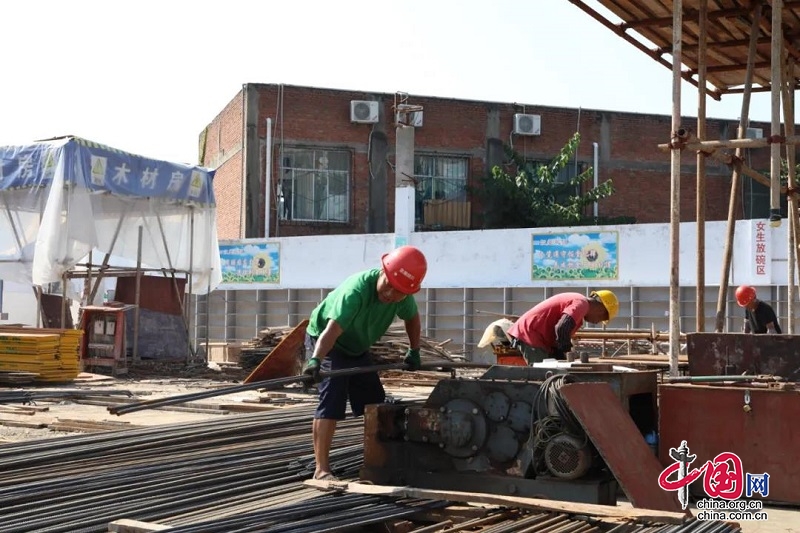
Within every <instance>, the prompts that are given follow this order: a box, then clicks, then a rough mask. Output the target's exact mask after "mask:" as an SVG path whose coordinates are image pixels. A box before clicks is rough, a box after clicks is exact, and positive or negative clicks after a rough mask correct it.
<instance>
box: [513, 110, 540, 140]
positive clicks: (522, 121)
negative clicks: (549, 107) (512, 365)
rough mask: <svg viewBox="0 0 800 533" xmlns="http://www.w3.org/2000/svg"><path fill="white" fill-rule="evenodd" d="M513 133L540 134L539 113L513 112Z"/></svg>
mask: <svg viewBox="0 0 800 533" xmlns="http://www.w3.org/2000/svg"><path fill="white" fill-rule="evenodd" d="M514 133H515V134H517V135H541V134H542V117H541V115H527V114H525V113H515V114H514Z"/></svg>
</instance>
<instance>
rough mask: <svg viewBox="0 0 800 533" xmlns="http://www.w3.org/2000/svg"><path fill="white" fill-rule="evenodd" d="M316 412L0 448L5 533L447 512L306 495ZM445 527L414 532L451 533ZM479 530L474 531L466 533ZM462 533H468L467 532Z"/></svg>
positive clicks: (347, 525)
mask: <svg viewBox="0 0 800 533" xmlns="http://www.w3.org/2000/svg"><path fill="white" fill-rule="evenodd" d="M312 417H313V407H312V406H297V407H290V408H285V409H282V410H280V411H272V412H270V413H269V414H261V413H259V414H252V415H237V416H232V417H224V418H222V419H213V420H206V421H202V422H192V423H186V424H177V425H170V426H153V427H146V428H137V429H126V430H119V431H108V432H105V433H95V434H86V435H77V436H70V437H63V438H59V439H47V440H41V441H28V442H23V443H13V444H6V445H2V446H0V524H1V525H2V526H0V529H2V531H3V533H28V532H32V531H35V532H37V533H58V532H63V533H93V532H97V533H103V532H105V531H107V527H108V524H109V523H110V522H113V521H115V520H119V519H123V518H129V519H133V520H140V521H145V522H157V523H159V524H164V525H168V526H171V527H172V528H173V530H174V531H175V533H199V532H203V533H245V532H262V531H264V532H271V533H274V532H280V533H311V532H327V531H345V530H353V529H355V528H359V527H368V526H370V525H375V524H382V523H384V522H387V521H392V520H397V519H400V518H404V517H409V516H411V515H415V514H417V513H420V512H422V511H427V510H431V509H435V508H440V507H444V506H446V505H449V502H446V501H431V500H416V499H403V498H399V497H396V498H388V497H381V496H374V495H359V494H350V493H346V494H338V495H333V494H329V493H322V492H319V491H318V490H316V489H312V488H308V487H305V486H304V485H303V481H304V480H305V479H308V478H310V477H311V475H312V472H313V469H314V459H313V446H312V442H311V421H312ZM362 424H363V422H362V421H361V420H360V419H349V420H345V421H343V422H341V423H340V424H339V426H338V429H337V433H336V438H335V440H334V445H333V448H332V452H331V466H332V469H333V471H334V473H335V474H337V475H339V476H341V477H344V478H353V477H356V475H357V473H358V470H359V468H360V466H361V464H362V460H363V427H362ZM486 513H487V516H486V517H484V518H482V519H476V520H474V521H471V522H474V524H472V525H468V523H463V524H460V525H457V526H456V527H457V528H458V529H450V530H452V531H455V530H461V531H482V532H484V533H501V532H524V531H542V532H546V531H566V529H563V528H564V527H567V528H568V529H569V531H574V532H581V533H593V532H598V533H599V532H604V531H608V530H609V527H608V523H603V522H601V521H599V520H595V519H592V518H590V517H583V518H578V517H570V516H569V515H566V514H562V513H553V512H534V511H523V510H519V509H496V510H487V511H486ZM451 526H453V524H451V523H450V521H445V522H442V523H441V524H439V525H437V524H433V525H429V526H425V527H420V528H417V529H415V530H414V531H418V532H419V533H422V532H425V531H447V530H448V528H451ZM472 526H474V527H472ZM467 527H468V529H465V528H467ZM614 531H615V532H616V533H628V532H630V533H650V532H655V531H659V532H670V533H678V532H681V533H684V532H685V533H690V532H696V533H700V532H701V531H702V532H703V533H710V532H714V533H728V532H730V533H733V532H736V531H739V530H738V529H737V528H735V527H734V526H731V525H725V524H722V523H711V522H704V523H700V522H691V523H688V524H684V525H681V526H664V525H655V524H654V525H638V524H624V525H620V526H619V528H617V529H614Z"/></svg>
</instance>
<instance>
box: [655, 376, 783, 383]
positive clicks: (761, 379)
mask: <svg viewBox="0 0 800 533" xmlns="http://www.w3.org/2000/svg"><path fill="white" fill-rule="evenodd" d="M664 379H665V381H668V382H670V383H703V382H715V381H736V382H753V383H775V382H779V381H784V379H783V378H782V377H780V376H766V375H759V376H667V377H665V378H664Z"/></svg>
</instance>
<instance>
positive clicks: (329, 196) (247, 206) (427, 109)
mask: <svg viewBox="0 0 800 533" xmlns="http://www.w3.org/2000/svg"><path fill="white" fill-rule="evenodd" d="M398 103H405V104H406V105H412V106H421V108H422V112H421V114H420V113H408V114H406V118H407V119H408V120H409V121H411V122H413V123H415V125H416V128H415V140H414V147H415V152H414V176H413V179H414V181H415V183H416V185H417V206H416V210H417V213H416V223H417V228H418V229H419V230H425V229H448V228H452V229H479V228H480V220H481V217H480V209H481V206H480V205H477V203H476V202H475V200H474V198H470V196H469V194H468V193H467V187H466V186H467V185H475V184H476V183H477V182H478V180H479V179H480V178H481V177H482V176H484V175H486V173H487V172H489V171H490V170H491V168H492V167H493V166H494V165H497V164H501V163H502V162H503V160H504V149H503V146H504V144H510V145H512V146H513V148H514V149H515V150H517V151H518V152H519V153H521V154H522V155H524V157H525V158H526V159H528V160H531V161H549V160H551V159H552V158H553V157H554V156H555V155H556V154H558V152H559V150H560V149H561V148H562V147H563V146H564V144H565V143H566V142H567V141H568V140H569V138H570V137H571V136H572V134H573V133H574V132H575V131H576V129H577V130H578V131H580V133H581V145H580V148H579V150H578V153H577V157H576V162H575V166H574V167H573V166H572V165H570V166H569V168H567V169H565V172H566V173H567V174H570V173H574V172H576V171H578V172H579V171H581V170H583V169H585V168H587V166H592V167H595V165H594V161H595V160H596V161H597V165H596V171H597V176H598V179H599V181H600V182H602V181H605V180H606V179H609V178H611V179H613V183H614V187H615V189H616V192H615V194H614V195H613V196H611V197H610V198H607V199H605V200H602V201H601V202H600V203H599V206H598V213H597V214H598V215H599V216H601V217H620V216H627V217H633V218H635V220H636V222H639V223H654V222H668V221H669V217H670V160H669V153H667V152H662V151H660V150H659V149H658V148H657V145H658V144H662V143H665V142H667V141H668V140H669V136H670V129H671V128H670V122H671V120H670V117H669V116H667V115H644V114H636V113H623V112H616V111H599V110H589V109H570V108H555V107H546V106H538V105H530V104H524V105H523V104H512V103H495V102H479V101H470V100H456V99H450V98H432V97H417V96H408V97H405V96H398V95H395V94H377V93H367V92H358V91H344V90H334V89H321V88H311V87H298V86H289V85H280V84H245V85H244V86H243V88H242V90H241V91H240V92H239V93H238V94H237V95H236V96H235V97H234V98H233V99H232V100H231V101H230V102H229V103H228V105H227V106H226V107H225V109H223V110H222V112H220V114H219V115H218V116H217V117H216V118H214V120H213V121H212V122H211V124H209V125H208V126H207V127H206V129H205V130H204V131H203V132H202V134H201V136H200V161H201V163H202V164H203V165H205V166H209V167H212V168H217V169H218V170H217V173H216V176H215V181H214V188H215V193H216V196H217V203H218V211H217V213H218V226H219V237H220V238H221V239H239V238H257V237H264V236H265V235H264V230H265V227H267V226H268V227H269V235H268V237H277V236H281V237H284V236H296V235H310V234H315V235H319V234H359V233H385V232H391V231H393V229H394V228H393V226H394V199H393V195H394V187H395V172H394V163H395V161H394V157H395V153H394V148H395V126H394V121H395V111H394V109H395V105H396V104H398ZM415 109H416V108H415ZM268 120H269V121H270V123H271V125H272V128H271V129H272V135H271V142H270V143H269V144H271V150H269V151H268V150H267V144H268V142H267V122H268ZM684 125H685V127H687V128H690V129H693V130H694V129H696V119H694V118H686V119H685V120H684ZM736 127H737V121H734V120H717V119H709V120H708V121H707V132H708V138H709V139H728V138H733V137H735V136H736ZM751 129H752V131H751V132H750V133H749V134H750V135H758V134H759V133H763V134H768V133H769V125H768V124H759V123H752V124H751ZM759 130H761V131H759ZM268 153H269V155H268ZM268 157H269V158H270V159H271V165H270V166H269V173H267V172H266V170H267V165H266V160H267V158H268ZM746 157H747V158H748V161H747V162H748V163H749V164H750V165H751V166H753V167H754V168H756V169H768V168H769V163H768V157H769V150H768V149H759V150H751V151H750V153H749V154H748V155H747V156H746ZM683 162H684V173H683V175H682V180H681V219H682V221H691V220H694V219H695V212H696V211H695V209H696V207H695V204H696V186H695V155H694V153H691V152H685V153H684V155H683ZM706 174H707V186H706V191H707V192H706V194H707V204H706V219H707V220H723V219H726V218H727V212H728V203H729V194H730V175H731V171H730V169H729V168H728V167H727V166H725V165H722V164H720V163H718V162H716V161H714V160H712V159H711V158H708V160H707V170H706ZM267 175H269V182H270V184H271V187H270V189H269V191H268V194H265V183H266V182H267V179H266V177H267ZM743 184H744V185H743V191H742V200H741V202H738V207H737V209H738V214H737V218H760V217H767V216H768V206H769V191H768V189H767V188H766V187H763V186H761V185H759V184H756V183H754V182H752V180H751V179H750V178H747V177H744V178H743ZM588 185H590V184H587V186H588ZM265 199H266V202H268V203H269V217H270V218H269V223H268V224H267V222H266V220H265V216H264V213H265V203H266V202H265Z"/></svg>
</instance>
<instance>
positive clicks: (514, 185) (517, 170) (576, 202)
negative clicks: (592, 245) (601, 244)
mask: <svg viewBox="0 0 800 533" xmlns="http://www.w3.org/2000/svg"><path fill="white" fill-rule="evenodd" d="M580 140H581V136H580V134H579V133H575V135H573V136H572V138H571V139H570V140H569V141H568V142H567V144H566V145H564V147H563V148H562V149H561V151H560V152H559V154H558V155H557V156H556V157H555V158H554V159H553V160H552V161H551V162H550V163H548V164H545V165H543V164H535V163H531V162H530V161H526V160H525V159H524V158H523V157H522V156H521V155H520V154H519V153H517V152H515V151H514V150H513V149H511V148H510V147H509V146H507V145H506V146H505V151H506V157H507V158H508V164H507V165H503V166H502V167H501V166H495V167H494V168H492V171H491V174H490V175H488V176H486V177H485V178H484V179H483V180H482V181H481V186H480V187H476V188H474V189H473V191H472V192H473V196H474V197H476V199H477V200H478V201H479V202H480V205H481V206H482V216H483V226H484V227H485V228H488V229H500V228H536V227H555V226H580V225H588V224H596V223H603V222H604V221H605V223H620V222H623V223H624V222H627V223H631V222H632V221H633V220H632V219H629V218H627V217H621V218H618V219H614V221H612V219H604V221H601V220H596V219H595V218H594V217H593V216H587V215H586V214H585V213H586V212H587V210H588V207H589V206H591V205H592V204H593V203H594V202H596V201H599V200H602V199H603V198H608V197H609V196H611V195H612V194H614V186H613V184H612V182H611V180H610V179H609V180H606V181H604V182H603V183H601V184H599V185H598V186H597V187H593V188H591V189H589V190H588V191H585V192H583V193H581V192H580V190H581V185H582V184H583V183H585V182H586V181H587V180H589V179H591V178H592V169H591V168H587V169H586V170H585V171H583V172H581V173H580V174H578V175H577V176H575V177H573V178H572V179H570V180H567V181H564V182H559V181H558V179H557V178H558V175H559V173H560V172H561V171H562V170H563V169H564V168H565V167H566V166H567V165H568V164H570V161H571V160H572V158H573V156H574V154H575V152H576V151H577V149H578V145H579V144H580ZM505 168H511V169H513V173H509V172H507V171H506V170H505Z"/></svg>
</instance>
